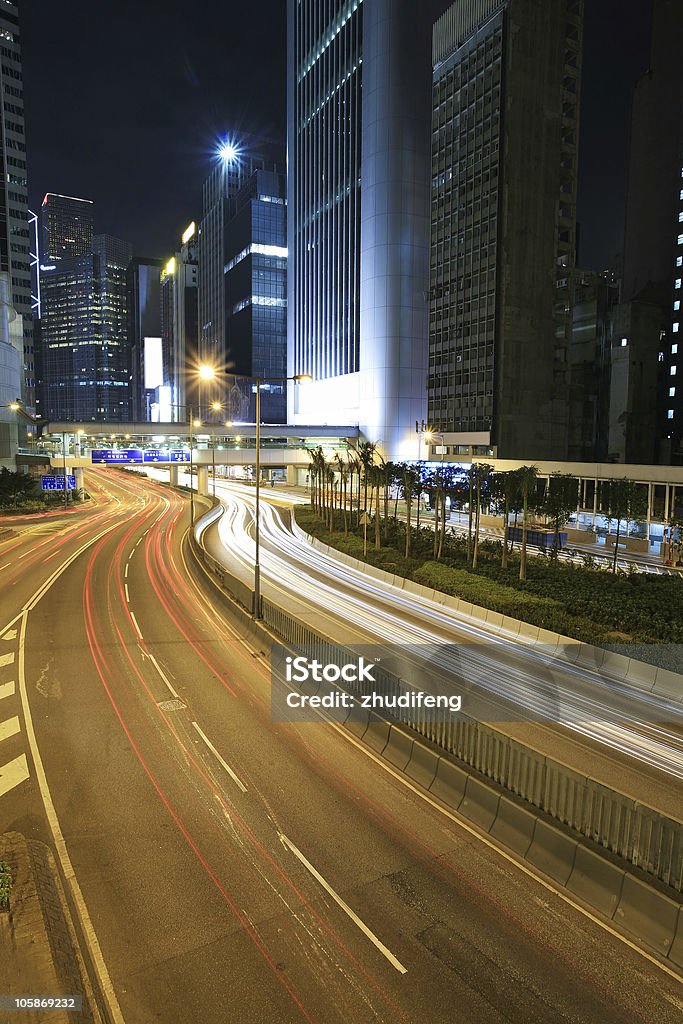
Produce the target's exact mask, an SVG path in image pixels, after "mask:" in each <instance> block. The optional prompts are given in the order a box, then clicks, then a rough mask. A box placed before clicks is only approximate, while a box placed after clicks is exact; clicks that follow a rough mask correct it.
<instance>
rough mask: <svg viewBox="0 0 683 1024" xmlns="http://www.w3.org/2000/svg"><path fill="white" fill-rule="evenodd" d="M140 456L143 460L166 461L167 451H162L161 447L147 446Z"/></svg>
mask: <svg viewBox="0 0 683 1024" xmlns="http://www.w3.org/2000/svg"><path fill="white" fill-rule="evenodd" d="M142 456H143V461H144V462H168V452H163V451H162V450H161V448H147V449H146V450H145V451H144V452H143V453H142Z"/></svg>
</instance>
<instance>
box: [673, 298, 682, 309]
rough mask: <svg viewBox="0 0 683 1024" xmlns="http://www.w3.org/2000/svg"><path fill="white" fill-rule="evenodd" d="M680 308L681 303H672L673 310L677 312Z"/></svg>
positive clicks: (677, 301)
mask: <svg viewBox="0 0 683 1024" xmlns="http://www.w3.org/2000/svg"><path fill="white" fill-rule="evenodd" d="M680 308H681V303H680V301H679V300H678V299H676V301H675V302H674V310H679V309H680Z"/></svg>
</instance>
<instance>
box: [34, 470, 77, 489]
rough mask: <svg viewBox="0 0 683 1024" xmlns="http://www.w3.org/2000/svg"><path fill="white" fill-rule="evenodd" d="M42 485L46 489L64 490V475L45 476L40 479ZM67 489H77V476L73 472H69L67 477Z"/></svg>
mask: <svg viewBox="0 0 683 1024" xmlns="http://www.w3.org/2000/svg"><path fill="white" fill-rule="evenodd" d="M40 486H41V488H42V489H43V490H44V491H63V490H64V477H63V476H43V477H41V480H40ZM66 489H67V491H75V490H76V477H75V476H73V475H72V474H68V475H67V478H66Z"/></svg>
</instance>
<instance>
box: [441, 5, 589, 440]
mask: <svg viewBox="0 0 683 1024" xmlns="http://www.w3.org/2000/svg"><path fill="white" fill-rule="evenodd" d="M582 20H583V0H553V2H551V3H538V2H537V0H456V3H454V4H453V5H452V6H451V7H450V8H449V9H448V11H447V12H446V13H445V14H444V15H443V16H442V17H441V18H440V19H439V20H438V21H437V23H436V24H435V26H434V45H433V61H434V91H433V118H432V205H431V264H430V310H429V319H430V327H429V421H430V424H431V425H433V426H434V428H435V429H437V430H438V431H440V432H441V433H442V434H444V435H445V438H444V439H445V442H446V443H447V444H449V445H454V446H457V448H456V450H458V449H460V450H469V449H475V450H476V449H477V448H480V449H483V450H485V451H492V452H496V453H497V454H498V456H499V457H515V458H524V459H560V458H566V455H567V444H568V436H567V431H568V408H567V383H568V381H567V355H568V349H569V344H570V340H571V331H572V315H571V300H572V287H573V276H574V261H575V248H576V242H575V239H576V178H577V142H578V131H579V94H580V75H581V39H582Z"/></svg>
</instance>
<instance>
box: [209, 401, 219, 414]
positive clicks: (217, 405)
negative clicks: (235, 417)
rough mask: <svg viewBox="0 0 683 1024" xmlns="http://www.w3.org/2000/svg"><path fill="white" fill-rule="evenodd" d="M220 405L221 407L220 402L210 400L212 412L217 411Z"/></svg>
mask: <svg viewBox="0 0 683 1024" xmlns="http://www.w3.org/2000/svg"><path fill="white" fill-rule="evenodd" d="M220 407H221V403H220V402H212V403H211V408H212V409H213V411H214V412H218V411H219V409H220Z"/></svg>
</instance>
